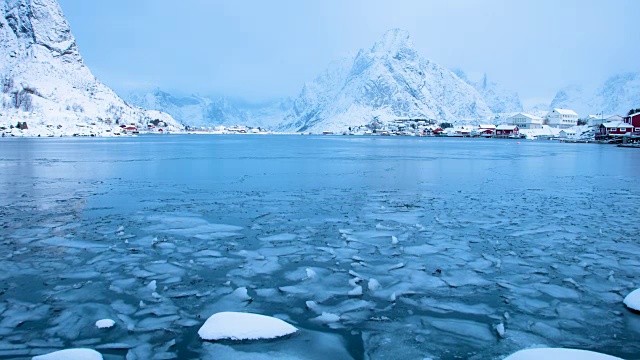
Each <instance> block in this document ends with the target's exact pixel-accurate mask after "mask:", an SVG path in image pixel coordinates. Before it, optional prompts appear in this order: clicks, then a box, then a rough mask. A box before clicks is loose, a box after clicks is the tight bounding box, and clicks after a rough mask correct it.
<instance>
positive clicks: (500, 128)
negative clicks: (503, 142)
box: [496, 125, 517, 130]
mask: <svg viewBox="0 0 640 360" xmlns="http://www.w3.org/2000/svg"><path fill="white" fill-rule="evenodd" d="M516 127H517V126H515V125H500V126H498V127H497V128H496V130H515V128H516Z"/></svg>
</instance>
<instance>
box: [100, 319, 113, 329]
mask: <svg viewBox="0 0 640 360" xmlns="http://www.w3.org/2000/svg"><path fill="white" fill-rule="evenodd" d="M115 324H116V322H115V321H113V320H111V319H102V320H98V321H96V327H97V328H98V329H108V328H111V327H113V325H115Z"/></svg>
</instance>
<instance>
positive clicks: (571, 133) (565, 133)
mask: <svg viewBox="0 0 640 360" xmlns="http://www.w3.org/2000/svg"><path fill="white" fill-rule="evenodd" d="M558 136H559V137H561V138H568V137H574V136H576V131H575V130H573V129H562V130H560V132H559V133H558Z"/></svg>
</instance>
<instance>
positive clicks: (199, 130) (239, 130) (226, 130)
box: [185, 125, 270, 134]
mask: <svg viewBox="0 0 640 360" xmlns="http://www.w3.org/2000/svg"><path fill="white" fill-rule="evenodd" d="M185 131H186V132H187V133H188V134H268V133H270V132H269V131H268V130H267V129H264V128H261V127H250V126H243V125H233V126H224V125H219V126H216V127H211V126H200V127H190V126H187V127H186V128H185Z"/></svg>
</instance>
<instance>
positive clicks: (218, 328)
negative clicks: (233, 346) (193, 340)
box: [198, 312, 298, 340]
mask: <svg viewBox="0 0 640 360" xmlns="http://www.w3.org/2000/svg"><path fill="white" fill-rule="evenodd" d="M296 331H298V329H296V328H295V327H294V326H292V325H290V324H288V323H286V322H284V321H282V320H280V319H276V318H273V317H270V316H264V315H259V314H251V313H241V312H219V313H217V314H213V315H212V316H211V317H209V318H208V319H207V321H206V322H205V323H204V325H202V327H201V328H200V330H198V335H200V338H201V339H203V340H224V339H228V340H259V339H275V338H279V337H282V336H286V335H290V334H293V333H295V332H296Z"/></svg>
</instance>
